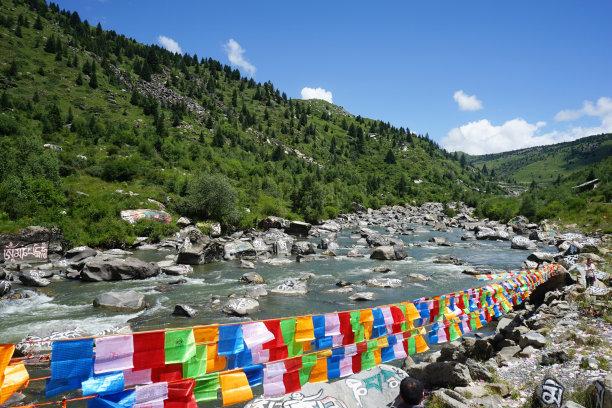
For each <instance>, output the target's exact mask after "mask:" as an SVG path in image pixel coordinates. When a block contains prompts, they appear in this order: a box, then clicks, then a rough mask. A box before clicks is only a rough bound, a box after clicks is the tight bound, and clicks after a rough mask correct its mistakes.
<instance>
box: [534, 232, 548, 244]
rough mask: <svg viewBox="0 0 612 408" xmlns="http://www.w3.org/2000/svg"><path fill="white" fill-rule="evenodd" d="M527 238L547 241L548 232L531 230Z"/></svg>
mask: <svg viewBox="0 0 612 408" xmlns="http://www.w3.org/2000/svg"><path fill="white" fill-rule="evenodd" d="M529 239H530V240H532V241H538V242H543V241H548V239H549V237H548V234H547V233H545V232H543V231H540V230H533V231H531V232H530V233H529Z"/></svg>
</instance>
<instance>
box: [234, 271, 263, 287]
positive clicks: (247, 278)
mask: <svg viewBox="0 0 612 408" xmlns="http://www.w3.org/2000/svg"><path fill="white" fill-rule="evenodd" d="M240 280H241V281H242V282H245V283H255V284H261V283H265V280H264V278H263V277H262V276H261V275H260V274H258V273H256V272H247V273H245V274H244V275H242V276H241V277H240Z"/></svg>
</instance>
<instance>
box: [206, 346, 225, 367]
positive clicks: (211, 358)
mask: <svg viewBox="0 0 612 408" xmlns="http://www.w3.org/2000/svg"><path fill="white" fill-rule="evenodd" d="M217 348H218V344H217V343H215V344H209V345H208V346H207V347H206V373H213V372H215V371H221V370H224V369H225V366H226V365H227V361H226V359H225V357H224V356H219V355H217Z"/></svg>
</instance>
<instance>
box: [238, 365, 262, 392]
mask: <svg viewBox="0 0 612 408" xmlns="http://www.w3.org/2000/svg"><path fill="white" fill-rule="evenodd" d="M242 370H243V371H244V373H245V374H246V376H247V379H248V380H249V385H250V386H251V387H255V386H258V385H261V384H263V365H261V364H256V365H250V366H247V367H244V368H243V369H242Z"/></svg>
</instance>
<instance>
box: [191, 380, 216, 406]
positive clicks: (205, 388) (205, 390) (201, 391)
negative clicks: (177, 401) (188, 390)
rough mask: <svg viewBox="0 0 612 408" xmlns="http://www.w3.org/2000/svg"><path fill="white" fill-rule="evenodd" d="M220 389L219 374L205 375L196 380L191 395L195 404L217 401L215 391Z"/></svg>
mask: <svg viewBox="0 0 612 408" xmlns="http://www.w3.org/2000/svg"><path fill="white" fill-rule="evenodd" d="M220 387H221V385H220V383H219V373H212V374H207V375H204V376H202V377H199V378H196V380H195V388H194V389H193V394H194V395H195V399H196V401H197V402H201V401H215V400H216V399H217V390H218V389H219V388H220Z"/></svg>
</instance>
